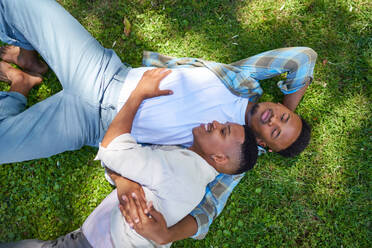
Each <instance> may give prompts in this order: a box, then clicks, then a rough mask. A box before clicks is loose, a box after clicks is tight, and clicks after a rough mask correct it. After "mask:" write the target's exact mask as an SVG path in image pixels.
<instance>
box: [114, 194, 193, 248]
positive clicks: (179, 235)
mask: <svg viewBox="0 0 372 248" xmlns="http://www.w3.org/2000/svg"><path fill="white" fill-rule="evenodd" d="M141 201H142V199H141V197H137V195H136V194H134V195H133V197H130V198H128V199H126V200H125V204H124V205H122V204H120V205H119V208H120V210H121V212H122V214H123V216H124V218H125V220H126V221H127V222H128V223H129V225H130V226H131V227H133V228H134V229H135V230H136V232H137V233H138V234H140V235H141V236H143V237H145V238H147V239H150V240H152V241H154V242H156V243H158V244H161V245H163V244H167V243H170V242H174V241H178V240H183V239H186V238H188V237H190V236H192V235H194V234H195V233H196V232H197V230H198V225H197V223H196V220H195V219H194V217H192V216H191V215H187V216H186V217H185V218H183V219H182V220H181V221H179V222H178V223H177V224H176V225H174V226H172V227H169V228H167V223H166V221H165V219H164V217H163V215H162V214H161V213H160V212H158V211H156V210H155V208H154V207H153V206H152V204H151V202H150V203H147V204H145V206H144V205H143V202H141ZM134 210H135V212H136V213H137V214H138V219H137V221H132V220H133V219H132V216H130V214H131V213H132V212H134Z"/></svg>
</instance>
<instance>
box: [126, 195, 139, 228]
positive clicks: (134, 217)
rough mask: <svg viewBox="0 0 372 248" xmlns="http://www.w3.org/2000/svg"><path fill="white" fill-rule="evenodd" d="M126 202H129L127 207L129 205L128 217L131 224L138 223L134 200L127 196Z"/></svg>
mask: <svg viewBox="0 0 372 248" xmlns="http://www.w3.org/2000/svg"><path fill="white" fill-rule="evenodd" d="M128 202H129V204H128V205H129V209H130V217H131V218H132V220H133V223H135V224H136V223H138V222H139V221H140V220H139V217H138V212H137V206H136V204H135V203H134V200H133V198H132V197H131V196H128Z"/></svg>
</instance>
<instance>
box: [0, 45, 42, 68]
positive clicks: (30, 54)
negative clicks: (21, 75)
mask: <svg viewBox="0 0 372 248" xmlns="http://www.w3.org/2000/svg"><path fill="white" fill-rule="evenodd" d="M0 58H1V59H2V60H4V61H6V62H8V63H12V64H16V65H18V66H19V67H21V68H22V69H24V70H25V71H29V72H33V73H38V74H41V75H42V74H44V73H45V72H47V71H48V66H47V64H45V63H44V62H43V61H41V60H40V59H39V58H38V56H37V52H36V51H29V50H26V49H23V48H20V47H17V46H3V47H0Z"/></svg>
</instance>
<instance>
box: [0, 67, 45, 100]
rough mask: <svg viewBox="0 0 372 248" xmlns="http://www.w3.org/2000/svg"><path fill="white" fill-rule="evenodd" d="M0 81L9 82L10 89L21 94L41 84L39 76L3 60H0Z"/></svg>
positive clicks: (25, 94) (41, 79)
mask: <svg viewBox="0 0 372 248" xmlns="http://www.w3.org/2000/svg"><path fill="white" fill-rule="evenodd" d="M0 81H3V82H7V83H9V84H10V91H16V92H18V93H21V94H22V95H24V96H26V97H27V95H28V92H29V91H30V90H31V89H32V88H33V87H34V86H36V85H39V84H41V82H42V81H43V78H42V77H41V76H37V75H32V74H29V73H26V72H23V71H21V70H19V69H16V68H14V67H12V66H11V65H10V64H8V63H7V62H4V61H0Z"/></svg>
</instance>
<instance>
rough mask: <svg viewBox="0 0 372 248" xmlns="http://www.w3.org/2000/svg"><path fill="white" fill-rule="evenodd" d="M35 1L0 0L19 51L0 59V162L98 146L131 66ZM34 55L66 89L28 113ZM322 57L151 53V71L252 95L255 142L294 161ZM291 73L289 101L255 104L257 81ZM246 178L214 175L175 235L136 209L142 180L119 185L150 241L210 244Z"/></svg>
mask: <svg viewBox="0 0 372 248" xmlns="http://www.w3.org/2000/svg"><path fill="white" fill-rule="evenodd" d="M37 2H38V4H35V1H32V3H31V2H30V1H25V0H13V1H2V5H1V6H0V7H1V11H0V14H1V15H2V16H1V17H2V18H0V28H1V30H0V39H1V40H2V41H3V42H6V43H9V44H12V45H13V46H8V47H3V48H2V49H1V53H0V57H1V59H2V60H3V61H1V62H0V79H1V80H3V81H6V82H9V83H10V91H9V92H0V137H2V138H1V139H0V148H1V149H0V164H2V163H10V162H16V161H24V160H30V159H35V158H41V157H48V156H51V155H54V154H57V153H60V152H63V151H66V150H76V149H79V148H80V147H81V146H83V145H97V144H98V142H99V141H100V138H101V137H102V136H103V134H104V131H105V128H106V127H107V126H106V127H105V125H107V124H108V123H109V122H110V120H112V118H113V116H114V115H115V113H116V112H117V110H116V109H115V108H116V101H115V100H116V99H117V98H118V92H120V89H121V88H120V87H121V86H122V85H123V81H124V80H125V76H126V75H127V74H128V71H130V70H131V68H130V67H125V66H123V65H122V63H121V61H120V59H119V58H118V57H117V55H116V54H115V52H114V51H112V50H110V49H104V48H103V47H102V46H101V45H100V44H99V43H98V42H97V41H96V40H95V39H94V38H93V37H91V36H90V34H89V33H88V32H87V31H86V30H85V29H84V28H83V27H82V26H81V25H80V24H79V23H78V22H77V21H76V20H75V19H74V18H73V17H71V15H69V14H68V13H67V12H66V11H65V10H64V9H63V8H61V6H59V5H58V4H57V3H56V2H54V1H49V0H38V1H37ZM55 27H58V30H57V29H56V28H55ZM66 37H69V39H66ZM35 50H36V51H38V52H39V53H40V55H41V56H42V57H43V58H44V59H45V60H46V62H47V63H48V65H49V66H50V67H51V68H52V69H53V70H54V72H55V73H56V75H57V76H58V78H59V80H60V82H61V84H62V86H63V91H61V92H59V93H58V94H56V95H54V96H52V97H50V98H48V99H46V100H45V101H42V102H40V103H38V104H35V105H34V106H32V107H31V108H29V109H27V110H25V106H26V103H27V98H26V97H27V95H28V92H29V91H30V89H31V88H32V87H33V86H35V85H38V84H40V83H41V80H42V78H41V76H40V74H43V73H45V72H46V70H47V66H46V65H45V64H43V63H42V62H41V61H39V59H38V57H37V53H36V52H35ZM316 57H317V55H316V53H315V52H314V51H313V50H312V49H311V48H307V47H293V48H281V49H276V50H272V51H268V52H264V53H261V54H258V55H256V56H253V57H249V58H247V59H244V60H241V61H238V62H235V63H232V64H228V65H227V64H221V63H216V62H210V61H205V60H201V59H193V58H180V59H176V58H170V57H166V56H162V55H160V54H157V53H145V56H144V66H157V67H168V68H176V67H181V68H185V67H186V68H188V67H204V68H207V69H208V70H209V71H210V72H212V73H213V74H214V75H215V76H217V77H218V79H219V80H220V81H221V83H222V84H223V85H224V86H225V87H226V88H227V89H229V90H230V91H231V92H232V93H233V94H234V95H236V96H239V97H243V98H248V99H249V103H248V104H247V107H246V110H245V120H244V121H245V123H246V124H248V125H249V126H250V127H251V128H252V130H253V131H254V132H255V134H256V136H257V142H258V144H259V145H260V146H261V147H269V148H270V149H272V150H273V151H276V152H278V153H279V154H281V155H283V156H287V157H288V156H295V155H297V154H299V153H300V152H301V151H302V150H303V149H304V148H305V147H306V146H307V144H308V142H309V139H310V129H309V127H308V125H307V124H306V122H305V121H304V120H303V119H302V118H300V117H299V116H298V115H297V114H295V113H294V112H293V111H294V110H295V108H296V107H297V105H298V103H299V102H300V100H301V98H302V96H303V94H304V93H305V91H306V88H307V87H308V85H309V84H310V83H311V81H312V78H313V69H314V65H315V60H316ZM9 63H13V64H17V65H18V66H19V67H21V68H23V69H24V71H21V70H20V69H16V68H13V67H12V66H11V65H10V64H9ZM284 73H286V77H287V79H286V80H285V81H281V82H279V83H278V87H279V88H280V90H281V91H282V92H283V93H284V95H285V96H284V98H283V105H282V104H276V103H270V102H265V103H259V104H256V101H257V100H258V98H259V97H260V96H261V94H262V89H261V87H260V84H259V81H260V80H264V79H268V78H271V77H273V76H276V75H280V74H284ZM219 100H220V99H215V102H216V103H218V101H219ZM147 125H151V123H148V124H147ZM153 128H155V127H153ZM135 129H136V127H135V126H134V130H135ZM152 131H153V129H151V130H150V134H152V133H151V132H152ZM190 131H191V130H190ZM55 140H57V141H58V142H55ZM242 177H243V175H238V176H227V175H224V174H220V175H219V176H217V178H216V180H215V181H213V182H212V183H210V184H209V186H208V187H207V189H206V195H205V197H204V199H203V200H202V202H201V203H200V205H199V206H198V207H197V208H195V210H194V211H192V213H190V215H188V216H186V217H185V218H184V219H183V220H182V221H181V222H179V223H178V224H176V225H175V226H173V227H171V228H169V229H166V228H164V227H165V225H164V222H163V221H162V218H161V215H160V213H157V212H156V211H155V210H154V209H150V210H149V211H150V215H149V216H152V218H145V219H141V220H139V219H138V211H137V208H136V207H135V206H136V204H135V203H136V202H137V203H138V204H140V206H142V207H143V208H144V207H145V205H143V204H144V199H143V197H140V196H141V195H142V194H141V187H140V186H139V185H138V184H136V183H134V182H129V181H128V180H126V179H124V178H122V183H118V185H117V186H118V189H119V188H122V189H123V190H122V192H125V194H127V196H130V195H131V194H130V193H132V192H134V193H137V194H136V196H137V197H135V198H134V199H133V198H131V197H129V198H128V199H129V202H128V201H127V202H123V201H122V203H123V204H122V205H123V206H122V209H123V214H124V215H125V217H126V219H127V221H128V222H130V223H132V224H133V225H134V228H135V229H136V230H137V232H138V233H140V234H141V235H143V236H145V237H146V238H149V239H152V240H154V241H156V242H158V243H168V242H171V241H175V240H179V239H184V238H186V237H190V236H193V237H194V238H203V237H204V236H205V235H206V233H207V232H208V229H209V225H210V224H211V223H212V221H213V220H214V219H215V218H216V217H217V216H218V214H219V213H220V212H221V211H222V209H223V207H224V205H225V203H226V201H227V199H228V196H229V195H230V193H231V192H232V190H233V188H234V187H235V186H236V185H237V183H238V182H239V181H240V180H241V178H242ZM123 194H124V193H123ZM128 203H129V204H128Z"/></svg>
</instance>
